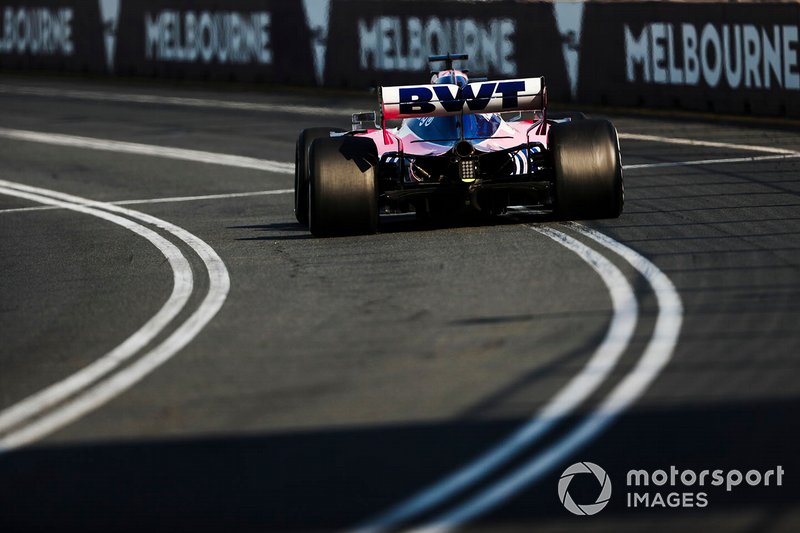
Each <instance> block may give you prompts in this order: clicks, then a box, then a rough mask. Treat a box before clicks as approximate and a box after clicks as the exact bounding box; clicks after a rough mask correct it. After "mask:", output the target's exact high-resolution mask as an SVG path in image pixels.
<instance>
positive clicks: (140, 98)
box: [0, 85, 363, 118]
mask: <svg viewBox="0 0 800 533" xmlns="http://www.w3.org/2000/svg"><path fill="white" fill-rule="evenodd" d="M0 94H16V95H22V96H44V97H48V98H70V99H76V100H91V101H96V102H119V103H124V104H148V105H153V104H156V105H172V106H180V107H195V108H196V107H199V108H206V109H230V110H237V111H260V112H265V113H299V114H303V115H314V116H329V117H339V118H341V117H346V116H348V115H352V114H353V113H358V112H360V111H363V110H358V109H342V108H341V107H319V106H308V105H292V104H276V103H259V102H242V101H239V102H234V101H230V100H219V99H214V98H191V97H177V96H159V95H156V94H135V93H111V92H100V91H85V90H77V89H51V88H46V87H25V86H16V85H0Z"/></svg>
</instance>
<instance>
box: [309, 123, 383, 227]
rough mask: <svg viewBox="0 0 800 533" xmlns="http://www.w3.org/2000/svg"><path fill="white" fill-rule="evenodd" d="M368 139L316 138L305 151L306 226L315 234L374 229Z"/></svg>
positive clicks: (372, 156)
mask: <svg viewBox="0 0 800 533" xmlns="http://www.w3.org/2000/svg"><path fill="white" fill-rule="evenodd" d="M377 163H378V151H377V149H376V148H375V144H374V143H373V142H372V141H371V140H370V139H363V138H359V137H333V138H327V139H326V138H322V139H317V140H316V141H314V143H313V144H312V145H311V150H310V151H309V170H310V173H309V178H310V179H309V209H308V212H309V220H308V222H309V225H308V227H309V229H310V230H311V233H312V234H313V235H315V236H317V237H329V236H334V235H363V234H370V233H375V232H376V231H377V230H378V191H377V186H376V180H375V166H376V165H377Z"/></svg>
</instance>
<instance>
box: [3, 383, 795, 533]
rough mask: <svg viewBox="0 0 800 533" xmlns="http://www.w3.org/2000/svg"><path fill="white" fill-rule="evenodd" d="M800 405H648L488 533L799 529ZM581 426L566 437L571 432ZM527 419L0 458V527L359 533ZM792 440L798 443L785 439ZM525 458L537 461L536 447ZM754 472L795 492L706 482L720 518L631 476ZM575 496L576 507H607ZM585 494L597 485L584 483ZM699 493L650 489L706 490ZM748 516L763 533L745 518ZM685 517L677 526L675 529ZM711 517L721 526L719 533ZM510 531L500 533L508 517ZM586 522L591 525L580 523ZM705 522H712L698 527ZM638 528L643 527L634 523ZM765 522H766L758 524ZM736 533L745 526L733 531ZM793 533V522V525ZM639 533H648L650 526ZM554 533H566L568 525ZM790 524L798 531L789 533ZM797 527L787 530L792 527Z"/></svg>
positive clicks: (34, 451)
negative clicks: (605, 477) (636, 489)
mask: <svg viewBox="0 0 800 533" xmlns="http://www.w3.org/2000/svg"><path fill="white" fill-rule="evenodd" d="M798 408H800V400H799V399H797V398H788V399H783V400H773V401H751V402H748V403H728V404H708V405H680V406H678V405H676V406H674V407H664V408H659V409H654V410H642V409H637V410H635V411H634V412H632V413H631V414H630V415H628V416H625V417H624V418H623V419H621V420H620V421H619V422H618V423H617V424H616V425H615V427H614V431H613V432H607V433H606V434H605V435H604V436H602V437H601V438H600V439H599V440H597V441H595V442H593V443H591V445H590V446H589V447H587V448H584V449H583V450H581V451H580V452H578V453H577V454H575V456H574V457H571V458H570V459H569V460H568V461H567V463H566V464H564V465H559V466H558V467H557V468H556V470H557V471H554V472H551V473H549V474H548V475H547V476H546V477H545V478H544V479H543V480H542V481H541V482H540V483H538V484H536V485H534V486H533V487H530V488H528V489H526V490H525V491H524V492H523V493H521V494H519V495H517V496H516V497H515V498H513V499H512V500H511V501H510V502H509V503H508V504H506V505H505V506H504V507H503V512H502V517H501V518H497V517H496V516H495V515H492V514H490V515H488V516H487V517H485V518H483V519H482V520H481V521H480V522H479V523H478V524H476V526H475V527H476V529H478V530H481V531H487V530H493V529H495V528H496V527H498V526H501V525H502V526H506V527H507V526H515V527H519V528H520V530H526V529H525V528H530V527H532V526H533V525H538V526H540V527H544V526H547V525H550V526H557V525H558V524H560V525H561V526H562V529H572V527H577V526H580V529H581V530H587V531H600V530H604V531H605V530H611V529H614V528H609V521H611V523H613V524H617V526H619V527H618V528H617V530H624V531H641V530H642V527H644V526H647V529H648V531H674V530H675V529H676V528H677V524H678V523H680V529H681V531H683V532H690V531H699V530H700V529H699V528H698V529H693V528H692V526H691V524H693V523H694V522H692V519H693V518H698V519H700V518H702V519H704V521H703V522H702V523H703V524H704V525H703V527H704V528H705V530H706V531H712V530H713V531H766V530H768V529H769V526H770V525H771V524H772V520H773V519H775V517H781V516H783V515H784V514H785V513H786V512H788V511H789V510H792V512H794V513H795V514H794V515H793V516H794V517H795V519H796V517H797V514H796V511H797V505H798V502H800V492H798V490H797V483H798V472H800V457H798V454H797V453H796V450H795V449H794V444H793V443H794V442H796V432H797V427H796V424H792V423H790V421H792V420H795V416H796V413H797V411H798ZM575 421H576V420H571V421H569V423H568V424H567V425H566V427H570V426H572V424H574V422H575ZM520 423H521V420H503V421H492V422H487V421H476V422H452V423H441V424H429V425H415V424H409V425H400V426H377V427H375V426H373V427H366V428H343V429H330V430H319V431H307V432H288V433H280V434H274V435H258V434H255V435H242V436H231V437H213V438H192V439H176V440H163V441H130V442H117V443H106V444H88V445H75V446H42V447H36V448H31V449H27V450H21V451H16V452H11V453H6V454H4V455H2V456H0V480H2V483H0V502H2V513H0V530H2V531H3V532H6V533H10V532H18V531H19V532H22V531H26V532H27V531H52V532H61V531H81V532H83V533H89V532H103V533H108V532H117V531H118V532H129V531H130V532H142V531H147V532H161V531H165V532H166V531H168V532H170V533H174V532H182V531H192V532H215V533H216V532H220V531H226V532H245V531H286V530H289V531H298V530H331V529H341V528H343V527H347V526H351V525H354V524H355V523H358V522H360V521H361V520H363V519H364V518H366V517H369V516H372V515H373V514H374V513H376V512H378V511H381V510H383V509H385V508H386V507H387V506H389V505H391V504H393V503H397V502H398V500H400V499H401V498H403V497H406V496H409V495H410V494H412V493H414V492H415V491H416V490H418V489H420V488H421V487H423V486H424V485H425V484H426V483H428V482H430V481H432V480H434V479H437V477H438V476H440V475H441V474H443V473H446V472H449V471H451V470H452V469H453V468H455V467H456V466H458V465H460V464H462V463H463V462H465V461H467V460H469V459H470V458H472V457H474V456H475V454H477V453H479V452H480V451H482V450H484V449H486V448H488V447H490V446H491V445H492V444H494V443H495V442H496V441H497V440H498V439H500V438H501V437H502V436H503V435H506V434H507V433H508V432H510V431H511V430H513V429H514V428H515V427H517V426H518V424H520ZM787 437H791V438H787ZM525 455H526V457H528V458H530V457H531V456H532V455H533V452H532V451H530V450H529V451H527V453H526V454H525ZM578 460H587V461H592V462H595V463H597V464H599V465H601V466H602V467H603V468H604V469H606V471H607V472H608V474H609V476H610V477H611V479H612V482H613V488H614V492H613V496H612V500H611V503H610V505H609V506H608V507H607V508H606V509H605V510H604V511H603V512H602V513H601V514H600V515H598V516H596V517H594V518H592V519H591V520H586V519H583V518H576V517H574V516H572V515H570V514H568V513H567V512H566V511H565V510H564V509H563V508H562V507H561V505H560V504H559V502H558V499H557V496H556V487H557V483H558V476H559V474H560V472H561V471H562V470H563V469H564V468H565V467H566V466H567V465H568V464H571V463H572V462H574V461H578ZM670 465H676V466H677V467H678V468H680V469H687V468H691V469H693V470H695V471H698V472H699V471H701V470H703V469H716V468H720V469H724V470H727V469H739V470H742V471H743V472H745V471H747V470H749V469H754V468H755V469H761V470H762V471H763V470H767V469H770V468H773V469H774V468H775V467H776V466H777V465H781V466H782V467H783V468H784V469H785V472H786V475H785V477H784V479H783V486H782V487H749V486H741V487H739V488H736V489H734V490H733V491H731V492H726V491H725V488H724V487H722V488H719V487H705V489H704V491H705V492H707V493H708V499H709V502H710V503H709V507H708V508H707V509H696V508H695V509H689V510H676V509H628V508H626V497H625V495H626V492H627V489H626V487H625V479H626V473H627V471H628V470H630V469H640V468H644V469H649V470H655V469H667V470H669V467H670ZM581 486H582V485H581V484H576V485H575V489H574V490H575V494H574V497H575V498H576V500H580V499H581V498H583V499H593V497H594V496H593V495H591V494H589V495H584V494H581V490H582V489H581ZM584 489H585V490H586V491H587V493H591V491H593V490H595V489H594V488H593V487H592V486H591V485H586V486H585V487H584ZM698 490H700V489H699V488H697V487H693V488H684V487H680V488H677V489H668V488H666V487H661V488H658V487H650V489H649V491H650V492H661V493H664V495H666V494H667V493H668V492H673V491H677V492H687V491H689V492H694V491H698ZM742 508H746V509H748V510H749V513H748V514H747V516H748V517H749V518H750V520H751V521H752V519H753V517H754V516H755V517H756V519H757V522H756V524H757V525H758V527H756V528H753V527H752V526H751V527H750V528H749V529H748V528H747V527H745V526H746V524H738V525H737V523H736V521H731V520H730V517H729V516H727V515H728V513H731V512H736V511H737V510H740V509H742ZM676 518H677V519H678V522H674V521H673V519H676ZM706 518H708V519H710V520H712V522H714V521H717V522H715V523H716V524H717V525H716V526H714V527H711V528H710V529H709V525H708V522H707V521H705V519H706ZM496 519H498V520H501V522H498V521H496ZM579 520H582V521H579ZM697 523H698V524H699V523H700V522H697ZM626 524H630V526H629V527H624V526H625V525H626ZM751 524H752V522H751ZM734 525H735V526H736V527H733V526H734ZM782 525H783V526H786V524H785V523H782ZM637 528H639V529H637ZM555 529H557V530H560V529H559V528H558V527H555ZM790 529H791V528H790ZM787 530H789V529H787ZM795 530H796V529H795Z"/></svg>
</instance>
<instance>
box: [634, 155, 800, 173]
mask: <svg viewBox="0 0 800 533" xmlns="http://www.w3.org/2000/svg"><path fill="white" fill-rule="evenodd" d="M798 157H800V153H797V154H785V155H760V156H751V157H729V158H725V159H697V160H693V161H671V162H665V163H644V164H640V165H624V166H623V167H622V168H623V170H637V169H643V168H667V167H692V166H701V165H719V164H723V163H755V162H758V161H775V160H781V159H795V158H798Z"/></svg>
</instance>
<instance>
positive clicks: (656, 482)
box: [558, 461, 785, 516]
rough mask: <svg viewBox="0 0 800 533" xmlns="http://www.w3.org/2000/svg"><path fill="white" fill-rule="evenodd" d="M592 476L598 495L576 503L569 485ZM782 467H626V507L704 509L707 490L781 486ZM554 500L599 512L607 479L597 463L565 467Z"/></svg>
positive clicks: (607, 496)
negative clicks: (741, 468)
mask: <svg viewBox="0 0 800 533" xmlns="http://www.w3.org/2000/svg"><path fill="white" fill-rule="evenodd" d="M586 474H589V475H593V476H594V477H595V479H597V482H598V484H599V494H598V495H597V499H596V500H595V501H594V502H589V503H578V502H576V501H575V500H574V499H573V498H572V496H571V495H570V493H569V485H570V483H571V482H572V480H573V478H574V477H575V476H577V475H586ZM784 474H785V470H784V468H783V466H781V465H777V466H776V467H775V468H772V469H769V470H765V471H761V470H747V471H742V470H738V469H735V470H722V469H704V470H700V471H696V470H692V469H679V468H677V467H675V466H670V467H669V468H666V469H659V470H653V471H650V470H645V469H633V470H628V473H627V476H626V479H625V482H626V484H625V486H626V488H627V494H626V496H625V500H626V507H628V508H648V509H669V508H673V509H676V508H680V509H686V508H691V507H694V508H705V507H708V506H709V502H710V492H712V491H713V490H723V489H724V490H725V492H731V491H733V490H734V489H736V488H738V487H740V486H745V485H746V486H750V487H758V486H761V487H780V486H782V485H783V476H784ZM558 499H559V501H561V504H562V505H563V506H564V507H565V508H566V509H567V510H568V511H569V512H571V513H572V514H575V515H578V516H591V515H595V514H597V513H599V512H600V511H602V510H603V509H604V508H605V507H606V505H608V502H609V501H610V500H611V480H610V479H609V477H608V474H606V471H605V470H604V469H603V468H601V467H600V466H598V465H596V464H594V463H590V462H588V461H582V462H580V463H575V464H573V465H571V466H569V467H568V468H567V469H566V470H564V472H563V473H562V474H561V479H559V480H558Z"/></svg>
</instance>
